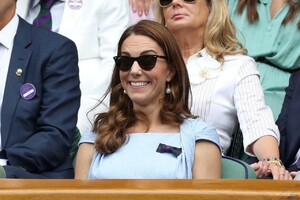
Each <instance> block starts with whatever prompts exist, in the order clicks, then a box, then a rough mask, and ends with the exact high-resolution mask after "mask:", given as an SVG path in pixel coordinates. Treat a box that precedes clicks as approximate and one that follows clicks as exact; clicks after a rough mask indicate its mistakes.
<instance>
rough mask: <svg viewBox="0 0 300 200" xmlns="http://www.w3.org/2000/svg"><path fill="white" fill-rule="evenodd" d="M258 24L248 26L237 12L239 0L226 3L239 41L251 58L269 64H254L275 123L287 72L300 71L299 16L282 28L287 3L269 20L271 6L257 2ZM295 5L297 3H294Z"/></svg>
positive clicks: (268, 2)
mask: <svg viewBox="0 0 300 200" xmlns="http://www.w3.org/2000/svg"><path fill="white" fill-rule="evenodd" d="M257 1H258V3H257V11H258V14H259V19H258V21H255V22H254V23H253V24H250V23H249V22H248V20H247V12H246V9H244V11H243V13H242V14H241V15H240V14H238V13H237V11H236V10H237V4H238V2H239V1H238V0H227V2H228V7H229V11H230V16H231V19H232V20H233V22H234V24H235V25H236V27H237V29H238V38H239V40H240V41H241V43H242V44H243V45H244V47H245V48H246V49H247V50H248V54H249V56H251V57H253V58H254V59H256V60H257V59H258V58H259V57H262V58H265V59H266V60H267V61H268V62H269V63H272V64H273V65H275V66H277V67H274V66H272V65H270V64H266V62H260V61H257V62H256V64H257V68H258V70H259V73H260V80H261V84H262V87H263V90H264V95H265V100H266V104H267V105H268V106H270V107H271V109H272V111H273V115H274V118H275V120H276V119H277V117H278V115H279V113H280V111H281V107H282V103H283V100H284V96H285V88H286V87H287V86H288V83H289V78H290V75H291V74H290V73H289V72H286V70H297V69H299V68H300V30H299V29H298V28H297V23H298V22H299V20H300V13H298V14H297V15H296V16H295V18H294V20H292V21H290V22H289V23H288V24H286V25H285V26H283V25H282V21H283V20H284V18H285V17H286V16H287V14H288V11H289V5H288V4H286V5H285V6H284V7H283V8H282V9H281V10H280V11H278V13H277V14H276V15H275V16H274V17H273V18H271V14H270V5H271V2H272V0H257ZM294 2H298V0H294Z"/></svg>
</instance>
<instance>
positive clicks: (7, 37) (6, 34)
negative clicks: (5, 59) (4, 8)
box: [0, 14, 19, 48]
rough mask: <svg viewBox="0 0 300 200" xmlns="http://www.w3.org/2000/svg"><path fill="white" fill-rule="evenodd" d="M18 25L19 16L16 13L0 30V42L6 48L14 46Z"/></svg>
mask: <svg viewBox="0 0 300 200" xmlns="http://www.w3.org/2000/svg"><path fill="white" fill-rule="evenodd" d="M18 25H19V17H18V16H17V14H15V16H14V17H13V18H12V19H11V20H10V22H9V23H8V24H7V25H6V26H5V27H4V28H3V29H2V30H1V31H0V43H1V44H2V45H4V46H5V47H6V48H12V46H13V42H14V38H15V35H16V33H17V29H18Z"/></svg>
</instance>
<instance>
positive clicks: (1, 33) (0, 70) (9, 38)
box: [0, 15, 19, 165]
mask: <svg viewBox="0 0 300 200" xmlns="http://www.w3.org/2000/svg"><path fill="white" fill-rule="evenodd" d="M18 24H19V18H18V17H17V15H15V16H14V17H13V18H12V20H11V21H10V22H9V23H8V24H7V25H6V26H5V27H4V28H3V29H2V30H0V136H1V110H2V102H3V97H4V89H5V83H6V77H7V72H8V68H9V62H10V57H11V52H12V48H13V43H14V38H15V35H16V32H17V29H18ZM1 150H2V141H1V137H0V151H1ZM5 164H6V160H4V159H0V165H5Z"/></svg>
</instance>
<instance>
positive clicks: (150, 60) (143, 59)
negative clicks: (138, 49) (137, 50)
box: [138, 55, 157, 71]
mask: <svg viewBox="0 0 300 200" xmlns="http://www.w3.org/2000/svg"><path fill="white" fill-rule="evenodd" d="M156 59H157V57H156V56H154V55H144V56H140V57H138V63H139V65H140V67H141V68H142V69H143V70H146V71H149V70H151V69H153V68H154V66H155V63H156Z"/></svg>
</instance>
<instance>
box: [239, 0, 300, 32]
mask: <svg viewBox="0 0 300 200" xmlns="http://www.w3.org/2000/svg"><path fill="white" fill-rule="evenodd" d="M238 1H239V3H238V7H237V12H238V14H242V12H243V11H244V9H245V8H246V9H247V19H248V21H249V22H250V23H254V22H255V21H257V20H258V19H259V14H258V12H257V8H256V5H257V0H238ZM287 3H288V4H289V6H290V9H289V12H288V14H287V16H286V17H285V18H284V20H283V22H282V24H283V25H286V24H287V23H289V22H290V21H292V20H293V19H294V18H295V16H296V15H297V13H298V12H299V11H300V3H299V2H298V3H297V4H295V3H294V1H293V0H288V1H287ZM297 27H298V29H300V21H299V22H298V23H297Z"/></svg>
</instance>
